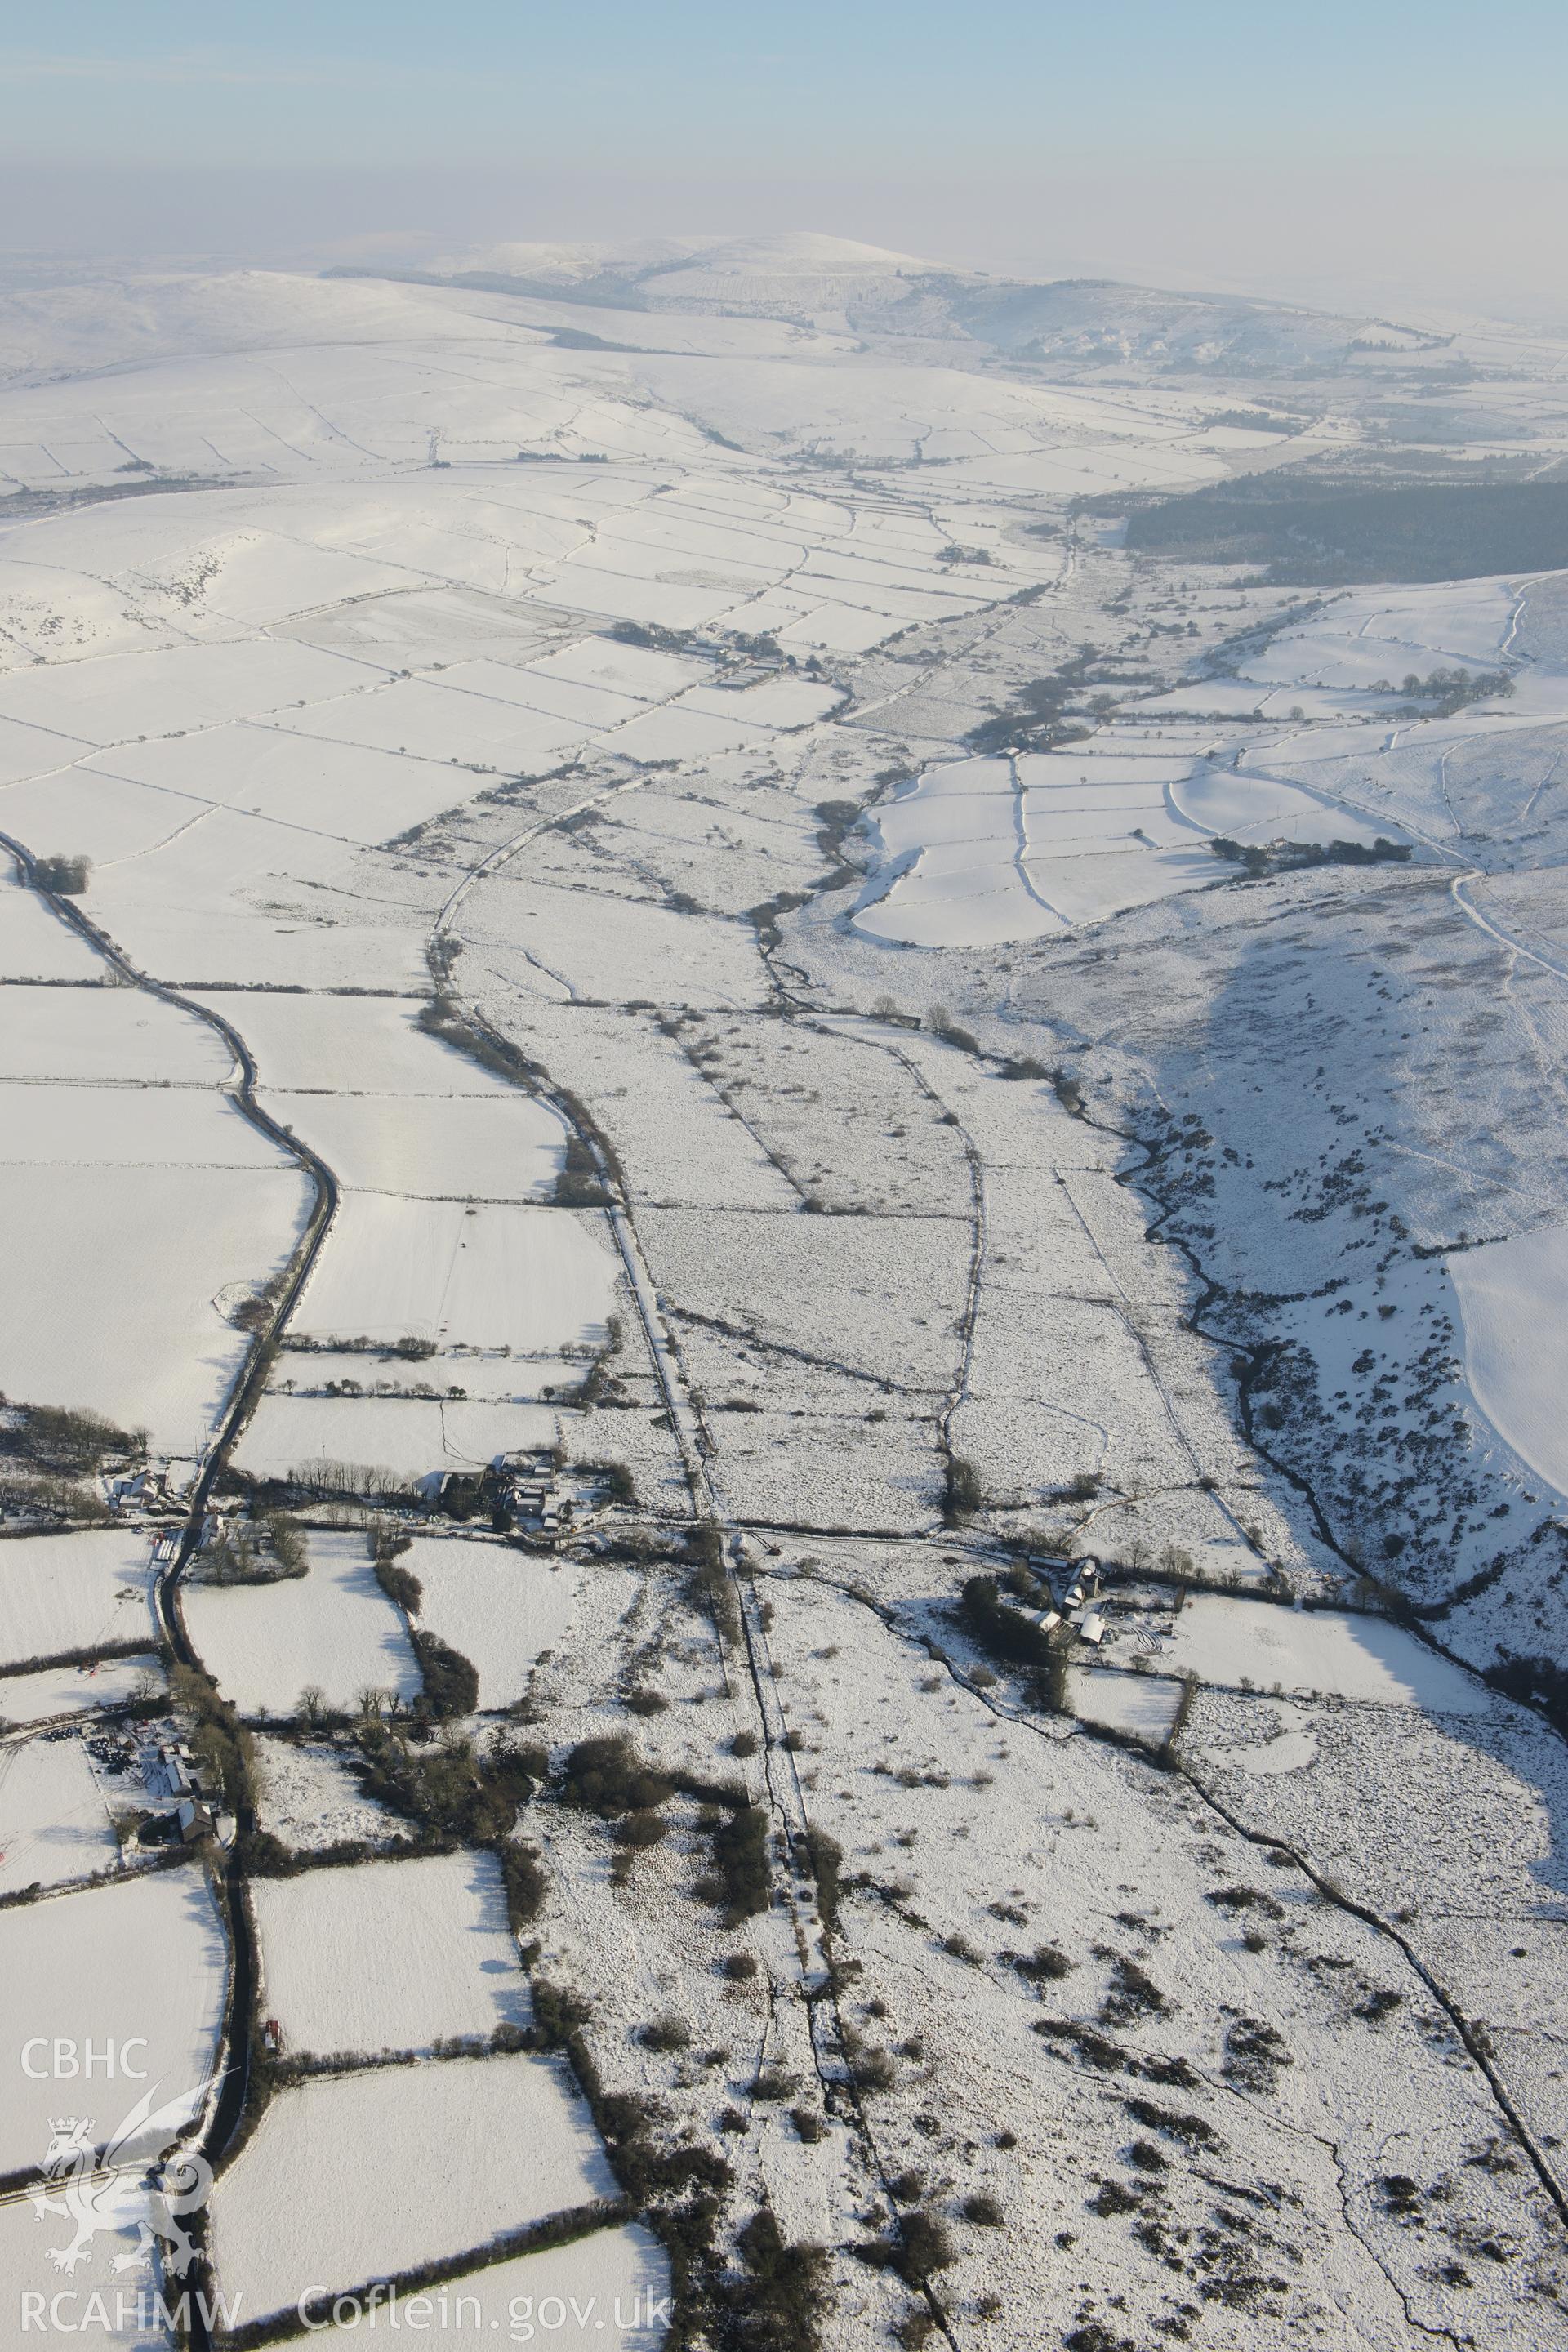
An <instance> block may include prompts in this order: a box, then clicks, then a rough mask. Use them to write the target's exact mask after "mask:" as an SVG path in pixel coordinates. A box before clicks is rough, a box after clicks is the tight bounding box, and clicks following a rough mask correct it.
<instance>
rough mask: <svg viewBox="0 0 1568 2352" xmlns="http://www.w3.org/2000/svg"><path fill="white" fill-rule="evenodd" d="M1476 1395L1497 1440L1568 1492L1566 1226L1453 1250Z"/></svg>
mask: <svg viewBox="0 0 1568 2352" xmlns="http://www.w3.org/2000/svg"><path fill="white" fill-rule="evenodd" d="M1447 1268H1448V1278H1449V1280H1450V1281H1451V1282H1452V1284H1453V1286H1454V1288H1455V1291H1456V1293H1457V1294H1458V1301H1459V1312H1460V1314H1461V1316H1462V1317H1463V1318H1464V1326H1465V1372H1466V1377H1467V1378H1468V1381H1469V1384H1470V1391H1471V1393H1472V1395H1473V1396H1474V1398H1475V1400H1476V1402H1477V1403H1478V1404H1479V1406H1480V1409H1481V1411H1482V1412H1484V1413H1485V1414H1486V1416H1487V1419H1488V1420H1489V1422H1490V1423H1491V1424H1492V1427H1493V1428H1494V1429H1495V1430H1496V1431H1497V1433H1498V1434H1499V1436H1500V1437H1501V1438H1503V1439H1505V1440H1506V1441H1507V1443H1508V1444H1510V1445H1511V1446H1512V1448H1513V1450H1514V1452H1515V1453H1516V1454H1518V1455H1519V1457H1520V1459H1521V1461H1522V1462H1527V1463H1528V1464H1529V1465H1530V1467H1531V1469H1532V1470H1533V1471H1534V1472H1535V1474H1536V1475H1537V1477H1539V1478H1544V1479H1546V1480H1547V1481H1548V1483H1549V1484H1550V1485H1552V1486H1555V1487H1556V1489H1557V1491H1558V1493H1559V1494H1560V1495H1568V1414H1565V1413H1564V1411H1563V1397H1564V1394H1565V1392H1568V1226H1563V1225H1544V1226H1539V1227H1537V1229H1536V1230H1535V1231H1534V1232H1533V1233H1528V1234H1513V1235H1512V1236H1511V1237H1510V1239H1509V1240H1507V1241H1501V1242H1486V1243H1484V1244H1482V1245H1481V1247H1480V1248H1479V1249H1473V1250H1459V1251H1456V1253H1455V1254H1454V1255H1453V1256H1452V1257H1450V1258H1449V1259H1448V1260H1447Z"/></svg>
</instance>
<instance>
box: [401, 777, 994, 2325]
mask: <svg viewBox="0 0 1568 2352" xmlns="http://www.w3.org/2000/svg"><path fill="white" fill-rule="evenodd" d="M637 781H640V779H639V780H637ZM630 789H633V786H631V785H620V786H616V788H615V790H616V792H617V793H618V792H623V791H626V790H630ZM607 797H611V795H609V794H597V795H595V798H596V799H602V798H607ZM558 822H559V820H558V819H556V818H552V819H550V820H549V821H548V822H547V823H543V824H534V825H532V826H531V827H530V828H528V829H527V830H526V831H524V832H523V833H521V834H519V835H515V836H513V838H512V839H511V840H510V841H509V842H507V843H505V844H503V845H501V848H500V850H497V851H493V852H491V853H490V855H489V856H488V857H487V858H486V859H485V860H484V861H482V863H481V865H480V866H477V867H476V868H475V869H474V870H473V871H472V873H470V874H469V875H468V876H467V877H464V879H463V880H462V881H461V882H459V883H458V885H457V886H456V887H454V889H453V890H452V892H451V893H450V894H449V896H448V898H447V900H446V902H445V904H444V905H443V907H442V908H441V909H440V912H439V914H438V915H437V919H436V923H435V925H434V926H433V929H432V931H431V936H430V941H429V948H428V954H429V958H430V962H431V969H432V972H433V973H435V972H436V971H438V970H444V969H445V967H444V965H443V962H442V958H441V954H440V941H441V940H442V938H443V936H444V935H445V933H446V931H447V929H448V926H449V921H450V918H451V916H452V914H453V913H454V912H455V911H456V909H457V908H458V905H459V904H460V903H461V901H462V899H463V898H465V897H466V895H467V893H468V889H469V888H470V887H472V885H473V884H474V883H475V882H476V881H478V880H479V878H480V877H481V876H482V875H483V874H486V873H491V872H494V871H495V870H496V869H497V868H498V867H499V866H500V865H502V864H504V863H505V862H506V861H507V860H508V859H510V857H511V856H515V855H516V853H517V852H518V851H519V850H521V849H522V848H523V847H525V846H526V845H527V844H528V842H529V841H531V840H532V839H535V838H536V837H537V836H538V835H540V834H541V833H543V832H545V831H547V830H549V829H550V826H551V825H552V824H556V823H558ZM444 986H445V988H446V992H447V1001H448V1003H450V1004H451V1006H452V1009H453V1012H454V1013H455V1015H456V1017H457V1018H458V1019H459V1020H461V1021H462V1022H463V1023H464V1024H466V1025H467V1026H468V1028H469V1029H470V1031H471V1032H472V1033H473V1034H474V1035H475V1036H476V1038H477V1039H479V1040H480V1041H482V1042H483V1043H484V1044H485V1045H486V1046H487V1047H488V1048H489V1049H490V1050H491V1051H495V1050H500V1051H501V1052H502V1053H503V1054H506V1055H509V1056H510V1055H512V1054H513V1053H515V1048H513V1047H511V1045H510V1041H509V1040H508V1039H506V1038H505V1037H503V1036H502V1035H501V1034H500V1032H499V1031H497V1030H496V1029H495V1028H494V1027H493V1026H492V1025H491V1024H490V1023H489V1021H487V1019H486V1018H485V1015H484V1014H483V1013H481V1012H480V1011H479V1008H478V1007H477V1006H474V1005H470V1004H468V1003H464V1002H463V1001H462V1000H461V998H460V997H459V996H458V993H457V992H456V990H455V989H454V987H453V983H452V981H451V979H450V977H449V975H448V977H447V979H446V980H445V982H444ZM917 1076H918V1074H917ZM537 1077H538V1090H539V1092H540V1094H541V1096H542V1098H543V1099H544V1100H545V1101H547V1102H548V1103H549V1104H550V1105H551V1107H552V1108H553V1109H554V1110H555V1112H556V1114H557V1116H558V1117H559V1118H561V1119H562V1120H563V1123H564V1124H565V1125H566V1126H567V1127H568V1128H569V1129H570V1130H571V1131H572V1132H573V1133H574V1135H575V1136H576V1137H577V1138H578V1139H579V1141H580V1142H581V1143H582V1144H583V1145H584V1148H585V1149H586V1150H587V1151H588V1153H589V1154H590V1156H591V1158H592V1160H593V1162H594V1166H595V1170H596V1171H597V1174H598V1177H599V1181H600V1182H601V1184H602V1186H603V1188H604V1190H605V1194H606V1197H607V1200H608V1202H609V1204H610V1205H609V1208H608V1212H607V1213H608V1217H609V1222H610V1226H611V1230H612V1232H613V1234H614V1235H615V1240H616V1249H617V1251H618V1253H619V1255H620V1258H621V1263H622V1267H623V1270H624V1271H625V1274H626V1281H627V1285H628V1286H629V1288H630V1290H631V1293H632V1297H633V1300H634V1302H635V1304H636V1307H637V1319H638V1322H639V1325H640V1326H641V1328H642V1332H643V1337H644V1341H645V1344H646V1346H647V1351H648V1355H649V1359H650V1360H651V1362H652V1365H653V1369H654V1373H655V1377H656V1378H657V1380H658V1387H659V1392H660V1394H661V1395H662V1397H663V1399H664V1402H665V1409H666V1412H668V1417H669V1423H670V1426H671V1429H672V1430H673V1432H674V1433H675V1437H676V1442H677V1444H678V1446H679V1450H680V1455H681V1461H682V1465H683V1468H684V1470H685V1474H686V1481H687V1486H688V1490H689V1494H690V1496H691V1503H692V1508H693V1511H694V1513H695V1515H696V1518H697V1521H698V1523H699V1524H700V1525H701V1526H704V1527H707V1528H710V1529H712V1531H713V1533H714V1534H715V1535H716V1537H717V1538H718V1541H719V1545H720V1548H721V1560H722V1563H723V1576H724V1580H725V1586H726V1590H727V1591H728V1592H729V1594H730V1595H731V1600H732V1602H733V1605H734V1608H735V1611H736V1613H737V1617H738V1621H739V1624H740V1629H741V1637H742V1643H741V1646H742V1654H743V1660H744V1666H745V1686H746V1687H747V1688H749V1692H750V1698H751V1707H752V1714H753V1717H754V1719H755V1721H756V1723H757V1726H758V1727H759V1730H760V1734H761V1745H762V1763H763V1795H764V1797H765V1800H766V1803H767V1808H768V1811H769V1812H770V1813H771V1815H772V1818H773V1837H774V1843H775V1846H776V1848H777V1850H778V1851H779V1852H780V1853H782V1854H783V1856H784V1860H785V1863H786V1865H787V1868H786V1874H785V1875H784V1880H783V1883H782V1885H781V1887H780V1892H781V1893H782V1895H783V1897H784V1904H785V1906H786V1907H787V1909H788V1912H789V1915H790V1923H791V1930H792V1937H793V1941H794V1944H795V1951H796V1954H797V1956H798V1962H799V1977H798V1980H797V1983H796V1986H795V1998H796V1999H798V2000H800V2002H801V2004H802V2005H803V2007H804V2009H805V2020H806V2027H807V2035H808V2042H809V2046H810V2050H811V2054H812V2061H813V2065H814V2069H815V2072H816V2078H817V2083H818V2087H819V2089H820V2092H821V2095H822V2098H823V2103H824V2105H825V2107H826V2111H827V2112H828V2114H829V2115H837V2116H838V2117H839V2118H840V2120H842V2121H845V2122H847V2123H848V2124H849V2126H851V2129H852V2131H853V2133H854V2135H855V2137H856V2138H857V2140H858V2144H859V2148H860V2154H861V2161H862V2164H863V2165H864V2168H865V2170H866V2172H867V2173H868V2175H869V2176H870V2178H871V2179H873V2180H874V2181H875V2182H876V2183H877V2184H878V2187H879V2190H880V2192H881V2196H882V2199H883V2200H884V2202H885V2205H886V2209H887V2211H888V2213H889V2218H890V2220H891V2222H892V2226H893V2228H894V2229H895V2231H897V2230H899V2229H900V2221H899V2207H898V2205H897V2203H896V2200H894V2199H893V2196H892V2193H891V2190H890V2189H889V2177H890V2176H889V2167H888V2165H887V2164H885V2163H884V2161H883V2159H882V2158H881V2156H880V2154H879V2151H878V2148H877V2146H876V2142H875V2139H874V2137H873V2134H872V2131H871V2126H870V2121H869V2118H868V2116H867V2113H866V2110H865V2105H864V2103H863V2101H862V2099H861V2097H860V2094H859V2090H858V2086H857V2084H856V2082H855V2079H854V2074H853V2070H852V2067H851V2065H850V2063H849V2055H848V2049H847V2037H846V2033H845V2029H844V2021H843V2017H842V2014H841V2012H840V2009H839V2003H838V1995H837V1981H836V1979H837V1969H836V1968H835V1965H834V1962H833V1958H832V1953H831V1951H830V1949H829V1933H830V1931H829V1927H828V1924H827V1922H826V1919H825V1918H824V1916H823V1914H822V1906H821V1902H820V1897H819V1895H818V1896H817V1899H816V1902H815V1904H814V1902H813V1900H812V1895H816V1857H815V1850H814V1849H815V1832H814V1825H813V1823H812V1822H811V1818H810V1814H809V1811H808V1809H807V1806H806V1801H805V1789H804V1787H803V1785H802V1782H801V1778H800V1772H799V1768H798V1766H797V1764H796V1761H795V1751H794V1749H793V1748H792V1746H791V1745H790V1744H789V1738H788V1732H789V1726H788V1720H787V1717H786V1713H785V1710H784V1704H783V1701H782V1700H781V1698H780V1696H779V1692H778V1686H777V1679H776V1675H775V1673H774V1667H773V1656H772V1652H771V1649H770V1645H769V1643H768V1636H767V1627H766V1623H765V1621H764V1618H763V1611H762V1607H761V1603H760V1602H759V1601H758V1598H757V1594H756V1591H755V1588H754V1584H753V1581H752V1580H751V1579H750V1578H747V1577H742V1576H741V1575H739V1574H737V1572H736V1562H735V1557H734V1551H735V1544H736V1539H737V1538H738V1537H739V1535H740V1533H741V1532H742V1529H741V1525H740V1523H739V1522H738V1521H737V1520H736V1519H735V1518H734V1517H733V1515H732V1514H731V1512H730V1510H729V1508H728V1506H727V1504H726V1503H725V1501H724V1500H723V1498H722V1496H721V1494H720V1492H719V1490H718V1488H717V1486H715V1484H714V1481H713V1478H712V1475H711V1474H710V1469H709V1466H708V1465H709V1462H710V1459H711V1458H712V1455H713V1454H714V1452H715V1450H716V1449H715V1447H714V1445H713V1443H712V1440H711V1438H710V1435H709V1433H708V1431H707V1429H706V1426H705V1423H704V1421H703V1416H702V1412H701V1409H700V1406H699V1405H698V1404H697V1403H696V1402H694V1400H693V1399H692V1397H691V1395H690V1392H689V1388H688V1385H687V1382H686V1377H685V1372H684V1370H683V1367H682V1365H681V1361H680V1354H679V1345H678V1343H677V1341H676V1339H675V1336H674V1334H673V1332H672V1331H671V1329H670V1328H669V1326H668V1323H667V1321H666V1319H665V1317H664V1314H663V1311H662V1309H661V1307H660V1305H659V1300H658V1290H657V1286H656V1285H655V1283H654V1281H653V1277H652V1275H651V1272H650V1270H649V1268H648V1265H647V1259H646V1257H645V1256H644V1254H643V1248H642V1243H641V1239H640V1236H639V1235H638V1234H637V1224H636V1220H635V1218H634V1216H633V1213H632V1211H631V1208H630V1205H629V1202H627V1200H626V1188H625V1186H624V1183H623V1181H622V1180H621V1177H620V1173H619V1171H618V1169H617V1168H616V1165H615V1164H614V1161H613V1160H612V1157H611V1155H610V1154H609V1152H608V1151H607V1150H606V1148H605V1144H604V1142H603V1140H602V1139H601V1138H600V1137H599V1135H598V1134H597V1132H596V1131H595V1129H594V1128H593V1126H592V1124H591V1123H590V1122H588V1121H587V1120H586V1119H585V1118H584V1115H583V1113H582V1112H581V1111H580V1110H579V1109H578V1108H576V1107H575V1105H574V1103H573V1102H571V1101H569V1100H568V1099H567V1097H566V1095H565V1094H564V1093H563V1091H562V1090H561V1089H560V1088H559V1087H555V1086H554V1085H552V1082H551V1079H550V1076H549V1075H548V1074H547V1073H545V1072H543V1071H542V1070H541V1071H539V1072H538V1073H537ZM920 1083H921V1086H922V1090H923V1091H925V1092H927V1093H931V1089H930V1087H927V1086H925V1083H924V1081H923V1080H921V1081H920ZM932 1099H935V1097H934V1095H933V1096H932ZM715 1633H716V1639H717V1648H718V1654H719V1664H720V1672H721V1677H722V1680H723V1684H724V1688H725V1691H726V1694H727V1695H728V1696H730V1698H731V1700H734V1699H735V1697H736V1696H737V1695H738V1694H737V1689H736V1681H735V1678H734V1677H733V1675H731V1665H730V1659H729V1656H728V1654H727V1652H726V1645H725V1643H724V1639H723V1634H722V1631H721V1628H720V1627H719V1626H718V1625H717V1624H716V1626H715ZM807 1887H809V1888H810V1889H811V1890H812V1895H806V1894H805V1893H804V1892H803V1888H807ZM764 2048H765V2043H764ZM923 2294H924V2300H925V2302H926V2305H927V2307H928V2311H929V2314H930V2316H931V2320H932V2323H933V2325H934V2326H935V2328H936V2330H937V2332H938V2333H939V2334H940V2335H941V2336H942V2338H943V2340H944V2341H945V2342H946V2343H947V2344H948V2345H949V2346H950V2347H954V2352H956V2347H955V2345H954V2338H953V2336H952V2333H951V2330H950V2328H949V2325H948V2321H947V2317H946V2314H945V2312H944V2311H943V2309H942V2305H941V2304H940V2302H939V2301H938V2299H937V2298H936V2296H935V2294H934V2293H933V2291H932V2290H931V2288H930V2287H929V2286H928V2287H926V2288H925V2289H924V2291H923Z"/></svg>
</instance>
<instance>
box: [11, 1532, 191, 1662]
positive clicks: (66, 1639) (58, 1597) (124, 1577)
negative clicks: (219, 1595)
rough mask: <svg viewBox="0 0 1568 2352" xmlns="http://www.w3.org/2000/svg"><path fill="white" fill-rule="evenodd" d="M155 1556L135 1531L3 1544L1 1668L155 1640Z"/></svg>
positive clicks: (21, 1539) (13, 1540)
mask: <svg viewBox="0 0 1568 2352" xmlns="http://www.w3.org/2000/svg"><path fill="white" fill-rule="evenodd" d="M152 1591H153V1554H152V1548H151V1545H150V1543H149V1541H148V1538H147V1536H146V1534H145V1533H144V1532H143V1530H142V1529H141V1528H105V1529H104V1530H103V1531H102V1532H101V1533H100V1532H95V1531H92V1530H89V1529H85V1528H72V1529H69V1530H68V1531H67V1532H66V1533H65V1534H62V1535H56V1536H18V1537H14V1538H11V1540H10V1541H8V1542H6V1543H3V1544H0V1663H3V1664H5V1665H7V1666H13V1667H14V1666H16V1665H18V1664H21V1663H22V1662H23V1661H24V1660H26V1659H28V1658H59V1657H65V1656H67V1655H68V1654H70V1653H71V1652H73V1651H78V1650H81V1651H90V1650H100V1649H108V1648H112V1647H114V1646H116V1645H117V1644H118V1643H121V1642H141V1641H148V1640H150V1639H151V1638H152V1635H153V1601H152Z"/></svg>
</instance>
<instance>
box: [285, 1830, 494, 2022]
mask: <svg viewBox="0 0 1568 2352" xmlns="http://www.w3.org/2000/svg"><path fill="white" fill-rule="evenodd" d="M251 1900H252V1903H253V1904H254V1906H255V1909H256V1921H257V1927H258V1931H259V1933H260V1937H261V1965H262V1971H263V1982H264V1985H265V1993H266V2002H267V2011H268V2016H271V2017H276V2018H277V2019H278V2021H279V2024H280V2025H281V2026H282V2028H283V2035H284V2042H285V2046H286V2047H287V2048H288V2049H289V2051H291V2052H300V2051H310V2052H314V2053H317V2054H318V2055H326V2054H328V2053H331V2054H333V2055H335V2054H337V2053H340V2052H353V2053H368V2054H370V2055H373V2056H374V2054H375V2053H378V2052H380V2051H405V2050H427V2049H428V2048H429V2047H430V2044H431V2043H432V2042H437V2041H440V2040H442V2039H444V2038H446V2037H448V2036H454V2037H455V2036H458V2035H461V2034H488V2033H490V2032H493V2030H494V2029H495V2027H497V2026H498V2025H523V2024H526V2023H527V2021H528V2017H529V2004H528V1991H527V1984H526V1980H525V1979H524V1978H523V1975H522V1970H521V1963H520V1961H519V1959H518V1955H517V1941H516V1938H515V1937H513V1935H512V1934H511V1932H510V1928H509V1927H508V1926H507V1917H506V1902H505V1897H504V1895H503V1894H502V1891H501V1883H500V1867H499V1865H498V1864H497V1863H496V1861H495V1858H494V1856H493V1855H491V1854H488V1853H439V1854H424V1855H418V1856H412V1857H410V1858H409V1859H408V1860H406V1861H390V1860H389V1861H380V1862H364V1863H358V1864H352V1865H348V1866H345V1867H343V1868H342V1869H336V1868H329V1869H324V1870H307V1871H303V1872H301V1873H300V1874H299V1875H298V1876H297V1877H293V1878H262V1879H258V1880H257V1881H256V1883H255V1885H254V1886H253V1887H252V1889H251Z"/></svg>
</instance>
